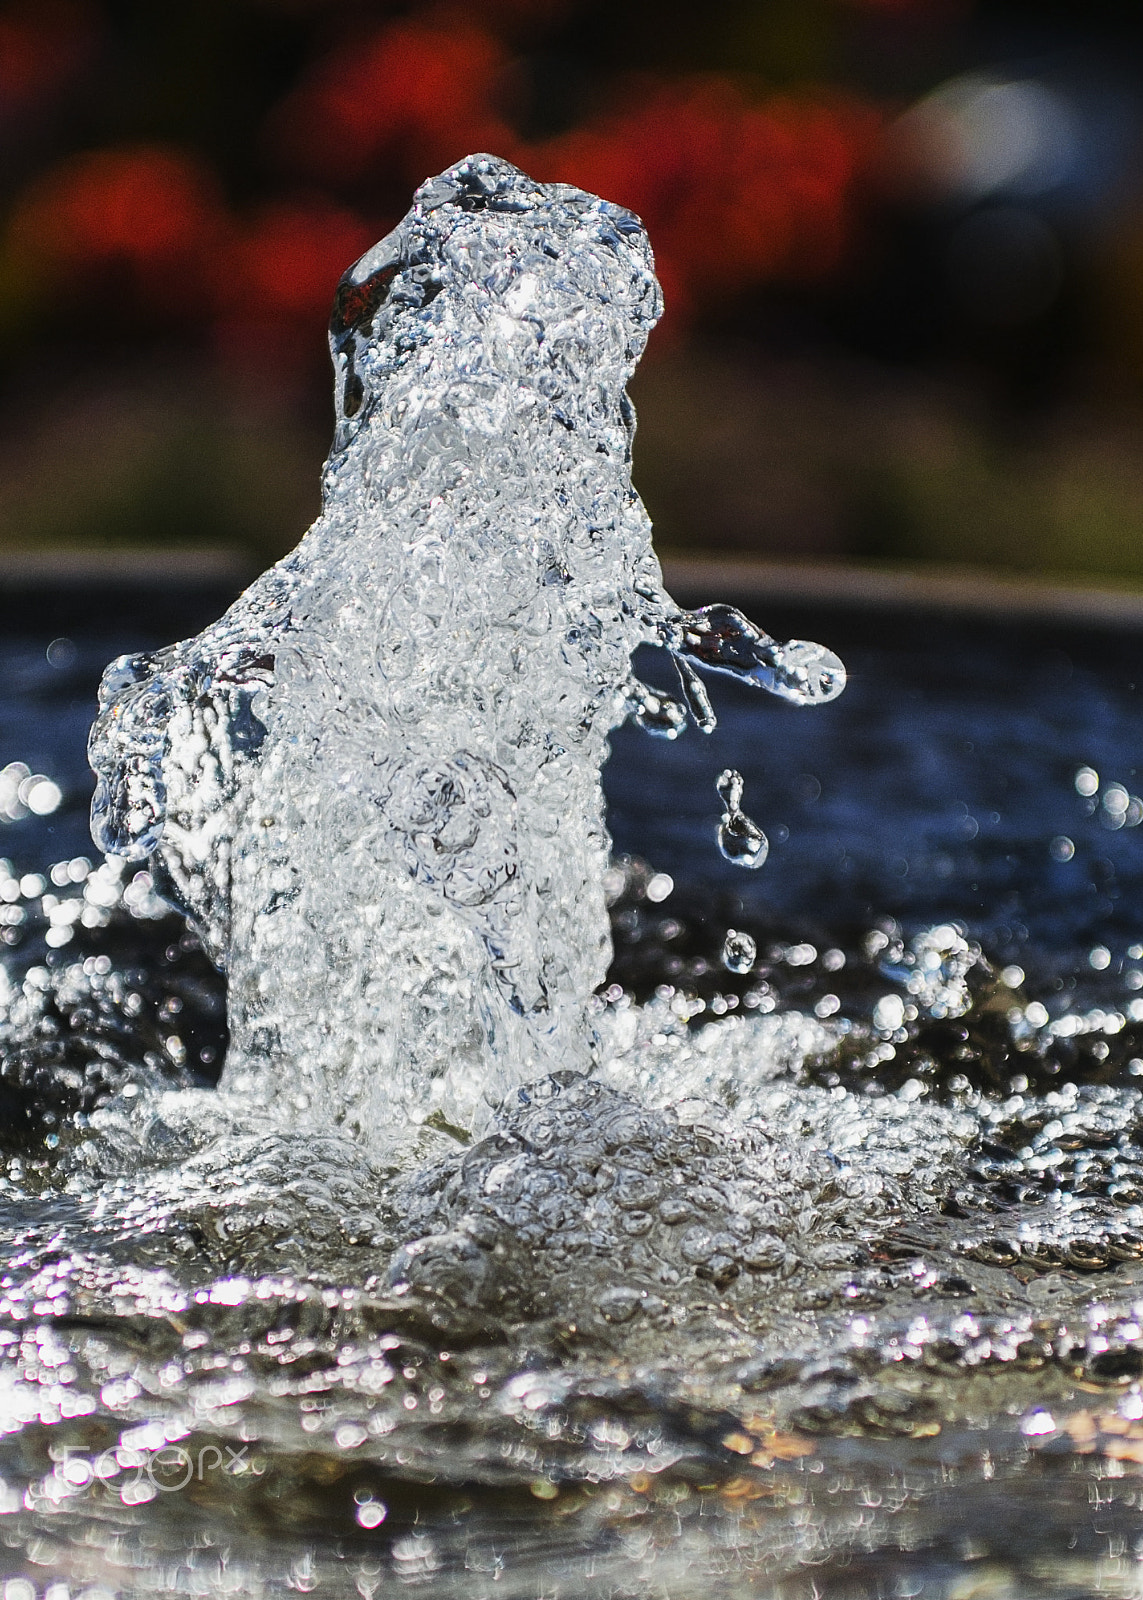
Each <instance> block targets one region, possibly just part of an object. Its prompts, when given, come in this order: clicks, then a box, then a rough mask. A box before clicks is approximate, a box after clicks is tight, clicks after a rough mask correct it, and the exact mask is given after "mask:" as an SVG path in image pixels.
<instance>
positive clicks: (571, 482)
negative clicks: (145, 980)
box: [90, 156, 844, 1141]
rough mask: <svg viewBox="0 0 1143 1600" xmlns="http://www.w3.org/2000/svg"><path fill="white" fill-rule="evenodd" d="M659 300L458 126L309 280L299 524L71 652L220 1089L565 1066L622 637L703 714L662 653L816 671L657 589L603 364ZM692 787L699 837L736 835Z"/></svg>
mask: <svg viewBox="0 0 1143 1600" xmlns="http://www.w3.org/2000/svg"><path fill="white" fill-rule="evenodd" d="M660 306H661V299H660V293H659V287H658V284H657V282H656V279H655V275H654V270H653V262H652V256H651V250H650V246H649V244H648V241H647V237H646V234H645V233H644V231H643V228H642V226H641V224H640V223H639V221H638V219H637V218H636V217H634V216H633V215H631V213H629V212H627V211H624V210H622V209H621V208H620V207H618V206H614V205H611V204H609V203H608V202H607V201H604V200H599V199H597V198H596V197H595V196H593V195H589V194H585V193H582V192H581V191H579V190H577V189H573V188H570V187H567V186H566V185H560V184H555V185H543V184H538V183H534V182H533V181H532V180H531V179H530V178H528V177H526V176H525V175H524V174H523V173H522V172H519V171H518V170H517V169H516V168H515V167H512V166H510V165H509V164H508V163H507V162H504V161H499V160H496V159H495V158H493V157H490V156H473V157H470V158H469V159H467V160H465V161H462V162H460V163H458V164H457V165H456V166H454V167H452V168H450V169H449V170H448V171H447V172H445V173H443V174H441V176H440V177H438V178H434V179H432V180H431V181H430V182H428V183H426V184H424V185H423V186H422V187H421V189H420V190H419V191H418V192H417V195H416V197H415V199H414V203H413V207H412V209H411V211H410V212H409V214H408V216H407V217H406V218H405V219H404V221H403V222H401V223H400V224H399V226H398V227H397V228H395V229H394V231H393V232H392V233H391V234H389V235H388V237H387V238H385V239H383V240H382V241H381V242H380V243H379V244H378V245H376V246H375V247H374V249H372V250H371V251H369V252H368V253H367V254H366V255H365V256H363V257H362V258H361V260H360V261H359V262H358V263H357V264H356V265H355V266H353V267H351V268H350V270H349V271H348V272H347V273H346V274H345V277H344V278H343V279H342V282H341V284H340V285H339V287H338V291H337V296H336V300H335V304H334V312H333V318H332V322H331V330H330V345H331V351H332V355H333V362H334V369H335V404H336V412H337V423H336V432H335V437H334V445H333V450H332V452H331V454H330V456H329V459H328V461H327V463H326V467H325V472H324V479H323V507H322V512H321V515H320V517H319V518H318V520H317V522H316V523H315V524H314V526H313V527H312V528H311V529H310V531H309V533H308V534H307V535H306V537H305V538H304V540H303V541H302V543H301V544H300V545H299V547H298V549H297V550H296V551H295V552H294V553H293V554H292V555H290V556H289V557H287V558H286V559H285V560H284V561H282V562H280V563H279V564H278V565H277V566H276V567H274V568H272V569H271V570H270V571H269V572H267V573H265V574H264V575H263V576H262V577H261V578H259V579H258V580H257V581H256V582H255V583H254V584H253V585H252V586H251V587H250V588H249V589H248V590H247V591H246V593H245V594H244V595H243V596H242V597H241V598H240V599H239V600H238V601H237V602H236V603H235V605H234V606H233V607H232V608H231V609H230V610H229V611H228V612H227V613H226V615H225V616H224V617H222V618H221V619H220V620H219V621H218V622H217V623H215V624H214V625H213V626H212V627H210V628H208V629H206V630H205V632H203V633H202V634H200V635H199V636H198V637H197V638H195V639H191V640H188V641H186V642H184V643H182V644H178V645H174V646H172V647H170V648H169V649H166V650H162V651H159V652H158V653H156V654H153V655H139V656H133V657H127V658H123V659H121V660H119V661H117V662H115V663H114V664H113V665H112V666H111V667H110V668H109V669H108V671H107V673H106V674H105V676H104V680H103V686H102V690H101V697H100V712H99V717H98V719H97V721H96V723H95V726H94V728H93V730H92V736H91V744H90V759H91V763H92V766H93V768H94V769H95V771H96V773H97V775H98V779H99V783H98V788H97V792H96V796H95V800H94V803H93V809H92V827H93V833H94V836H95V839H96V842H97V843H98V844H99V845H100V846H101V847H102V848H103V849H104V850H106V851H108V852H111V853H114V854H119V855H125V856H127V857H129V858H131V859H133V860H142V859H144V858H150V860H151V870H152V873H153V875H154V878H155V882H156V885H157V886H158V887H159V888H160V890H161V892H162V893H164V894H165V895H167V896H168V897H169V898H170V899H171V900H172V901H173V902H174V903H175V904H176V905H178V906H179V907H180V908H182V909H183V910H185V912H186V914H187V915H188V916H189V917H190V919H191V920H192V923H193V925H194V926H195V928H196V929H197V930H198V931H199V933H200V935H201V937H202V939H203V941H204V944H205V945H206V948H207V949H208V951H209V952H210V954H211V955H212V957H213V958H214V960H215V961H216V962H217V963H218V964H219V965H220V966H222V967H223V968H225V970H226V973H227V976H228V985H229V998H228V1007H229V1025H230V1048H229V1054H228V1057H227V1062H226V1068H225V1072H224V1075H223V1080H222V1087H223V1089H224V1090H229V1091H233V1092H234V1093H235V1094H236V1095H240V1096H242V1097H243V1098H244V1099H245V1101H246V1102H247V1103H249V1104H250V1105H254V1106H265V1107H269V1108H273V1110H274V1113H275V1115H276V1116H277V1117H278V1118H279V1119H280V1120H282V1121H284V1122H286V1123H287V1124H290V1123H292V1124H294V1125H296V1126H300V1127H309V1126H315V1127H320V1126H330V1125H333V1126H338V1127H340V1128H341V1130H342V1131H343V1132H346V1133H349V1134H351V1135H354V1136H357V1137H359V1138H362V1139H364V1140H369V1141H375V1140H377V1139H378V1138H384V1137H385V1136H386V1135H387V1134H392V1133H394V1132H396V1131H399V1130H400V1129H401V1128H404V1127H407V1126H408V1125H409V1124H410V1123H420V1122H423V1121H425V1120H426V1119H427V1118H436V1119H438V1120H439V1119H443V1120H444V1122H445V1123H446V1124H447V1125H448V1126H452V1127H458V1128H460V1129H467V1130H473V1129H479V1127H480V1125H481V1124H482V1122H483V1120H484V1119H485V1118H486V1117H487V1114H488V1112H487V1108H488V1107H489V1106H490V1105H495V1104H496V1103H498V1102H499V1101H500V1100H501V1099H502V1097H503V1095H504V1093H505V1091H506V1090H507V1089H509V1088H510V1087H511V1086H512V1085H514V1084H518V1083H521V1082H523V1081H525V1080H530V1079H535V1078H537V1077H539V1076H540V1075H541V1074H543V1073H547V1072H551V1071H553V1070H563V1071H566V1070H568V1069H570V1070H573V1071H582V1070H586V1069H588V1068H589V1067H590V1066H591V1065H592V1060H593V1034H592V1028H591V1024H590V1021H589V1015H588V1012H589V1002H590V999H591V996H592V993H593V991H594V990H595V989H596V988H597V987H598V986H599V985H600V984H601V983H602V981H603V980H604V977H605V974H606V971H607V964H608V958H609V954H610V941H609V935H608V923H607V915H606V907H605V902H604V892H603V878H604V872H605V868H606V865H607V856H608V846H609V841H608V836H607V831H606V827H605V823H604V814H603V797H602V791H601V787H600V770H601V768H602V766H603V763H604V761H605V759H606V757H607V751H608V745H607V739H608V734H609V732H610V730H611V729H612V728H614V727H615V726H616V725H617V724H618V723H620V722H621V721H622V720H624V718H626V717H628V716H634V717H635V719H636V720H637V721H638V722H640V723H641V724H642V725H643V726H644V727H646V728H647V729H648V731H650V732H654V733H659V734H661V735H665V736H667V737H669V738H673V737H675V736H676V735H677V734H678V733H679V732H680V731H681V730H682V727H683V726H684V723H685V719H686V709H684V707H683V705H682V704H680V703H678V702H675V701H674V700H672V699H671V698H670V697H668V696H665V695H663V694H661V693H660V692H659V691H657V690H652V689H649V688H648V687H647V686H646V685H643V684H640V683H639V682H638V681H637V680H635V679H634V678H633V677H632V676H631V669H630V658H631V654H632V651H633V650H634V649H635V647H636V646H637V645H639V644H641V643H651V644H657V645H661V646H664V647H665V648H666V649H667V650H668V651H669V652H670V654H671V655H672V656H673V658H674V659H675V661H676V663H677V665H678V669H679V673H680V677H681V681H682V685H683V691H684V697H685V701H686V708H687V709H689V711H690V713H691V714H692V715H693V717H694V719H695V721H696V722H697V723H698V725H699V726H700V727H702V728H704V729H707V730H709V729H710V728H711V727H713V725H714V712H713V709H712V707H711V703H710V699H709V697H708V695H707V692H706V689H705V687H704V686H703V683H702V680H701V678H700V676H699V672H698V670H696V668H701V669H703V670H712V671H715V672H722V673H731V674H733V675H734V676H736V677H737V678H739V679H740V680H742V681H745V682H747V683H749V684H751V685H754V686H757V687H761V688H765V689H767V690H769V691H770V692H771V693H775V694H778V695H781V696H783V697H785V698H786V699H789V700H793V701H795V702H796V703H799V704H812V703H817V702H821V701H823V700H828V699H830V698H832V697H833V696H834V695H835V694H837V693H838V692H839V691H840V689H841V688H842V686H843V684H844V671H843V669H842V666H841V663H840V662H839V661H838V660H837V658H836V657H835V656H833V655H831V654H830V653H829V652H828V651H825V650H823V649H822V648H821V647H820V646H817V645H809V644H805V643H802V642H794V643H791V644H789V645H780V644H778V643H777V642H775V641H774V640H772V639H770V638H768V636H767V635H765V634H764V633H762V632H761V631H760V630H759V629H757V628H755V627H754V626H753V625H752V624H751V623H749V622H748V621H747V619H746V618H745V617H743V616H742V615H741V613H740V612H737V611H735V610H733V609H732V608H731V607H729V606H710V607H707V608H706V609H705V610H702V611H698V612H693V613H692V612H685V611H682V610H680V608H679V607H678V606H676V605H675V604H674V603H673V602H672V600H671V599H670V597H669V596H668V595H667V594H666V593H665V591H664V589H663V586H662V581H661V575H660V571H659V565H658V562H657V560H656V558H655V555H654V552H653V550H652V546H651V527H650V522H649V519H648V517H647V514H646V512H645V511H644V509H643V506H642V504H641V502H640V500H639V497H638V495H637V494H636V493H635V491H634V489H633V488H632V485H631V443H632V437H633V432H634V415H633V412H632V408H631V405H630V402H629V401H628V399H627V395H626V392H625V386H626V383H627V381H628V379H629V378H630V376H631V373H632V371H633V369H634V366H635V363H636V362H637V360H638V359H639V356H640V354H641V353H642V351H643V348H644V346H645V344H646V341H647V337H648V335H649V333H650V331H651V329H652V327H653V326H654V324H655V321H656V320H657V318H658V316H659V312H660ZM740 787H741V786H740V785H739V788H740ZM725 798H726V800H727V807H728V810H727V815H726V817H725V818H724V823H723V829H722V835H723V850H724V853H728V854H731V855H734V856H736V858H737V859H739V860H743V861H745V862H746V864H748V865H757V864H760V861H761V859H762V857H763V855H764V852H765V848H766V845H765V838H764V836H763V835H762V834H761V832H760V830H758V829H757V828H756V827H755V826H754V824H753V823H750V822H749V819H747V818H745V817H743V816H742V814H741V812H740V811H739V809H738V806H737V798H732V797H730V796H729V793H728V794H727V795H726V796H725ZM727 841H730V843H729V844H728V843H727Z"/></svg>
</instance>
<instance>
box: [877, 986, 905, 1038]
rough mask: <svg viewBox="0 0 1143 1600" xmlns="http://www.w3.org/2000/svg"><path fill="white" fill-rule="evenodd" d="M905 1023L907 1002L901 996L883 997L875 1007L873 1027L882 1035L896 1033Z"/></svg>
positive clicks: (887, 995) (889, 995) (888, 995)
mask: <svg viewBox="0 0 1143 1600" xmlns="http://www.w3.org/2000/svg"><path fill="white" fill-rule="evenodd" d="M904 1021H905V1002H904V1000H902V998H901V996H900V995H899V994H886V995H882V996H881V999H880V1000H878V1002H877V1004H876V1005H875V1006H874V1007H873V1026H874V1027H875V1028H876V1029H877V1030H878V1031H879V1032H880V1033H894V1032H896V1030H897V1029H898V1028H900V1027H901V1026H902V1025H903V1024H904Z"/></svg>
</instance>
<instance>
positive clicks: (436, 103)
mask: <svg viewBox="0 0 1143 1600" xmlns="http://www.w3.org/2000/svg"><path fill="white" fill-rule="evenodd" d="M507 64H508V55H507V51H506V49H505V47H504V45H503V44H501V42H500V41H499V40H497V39H495V38H493V37H492V36H491V35H490V34H488V33H486V32H484V31H483V30H482V29H480V28H479V27H476V26H474V25H472V24H471V23H468V22H465V21H463V20H459V19H458V20H456V21H454V22H452V23H448V22H447V21H442V22H437V23H429V22H399V23H394V24H391V25H389V26H386V27H383V28H381V29H379V30H377V31H376V32H375V33H373V34H371V35H369V36H368V37H367V38H365V39H355V40H353V41H352V42H351V43H349V44H348V45H346V46H345V47H344V48H343V49H341V50H339V51H337V52H336V53H335V54H334V55H332V56H330V57H327V58H326V59H325V60H324V61H322V62H320V63H319V64H318V65H317V67H316V68H315V69H314V70H313V71H312V72H311V73H310V74H309V75H308V76H307V77H306V78H305V79H304V80H303V82H302V83H301V85H300V86H299V87H298V88H297V89H296V90H295V91H294V92H293V93H292V94H291V95H289V96H288V97H287V99H286V100H285V101H284V102H283V103H282V104H281V105H280V106H279V107H278V108H277V110H276V111H275V113H274V115H273V117H272V119H271V123H270V127H269V137H270V140H271V143H272V145H273V146H274V148H275V149H276V151H277V153H278V154H280V155H281V156H283V157H285V159H286V160H287V162H288V163H289V164H290V165H291V166H293V167H294V168H295V170H298V171H302V172H305V173H307V174H309V175H311V176H313V177H318V178H321V179H323V180H324V181H326V182H328V183H332V184H333V185H334V186H338V185H340V184H344V183H348V184H352V183H355V182H357V181H358V180H360V179H361V178H362V177H364V176H366V175H367V174H369V173H370V172H371V171H372V170H373V169H374V168H375V167H376V164H377V162H378V160H379V158H381V157H388V158H389V159H390V160H393V159H394V158H396V159H397V160H398V162H399V163H400V165H401V166H402V167H408V166H409V164H410V163H411V164H412V166H413V167H414V168H416V169H417V170H420V169H421V168H423V169H424V170H423V171H421V172H420V175H421V176H422V177H423V176H424V175H425V174H426V173H427V172H428V171H429V170H430V169H434V170H435V169H436V168H437V167H442V166H444V165H446V164H447V163H448V162H449V161H452V160H455V159H456V158H457V157H458V156H459V155H464V154H468V153H469V152H471V151H473V150H493V151H496V152H497V153H498V154H501V155H503V154H506V153H508V152H509V151H510V150H511V149H512V147H513V146H514V145H515V142H516V141H515V139H514V137H513V135H512V132H511V130H510V129H509V127H508V126H507V124H506V123H505V122H504V120H503V118H502V117H500V116H499V115H498V113H497V112H496V111H495V110H494V108H493V100H494V93H495V86H496V81H497V79H498V77H499V75H500V74H501V73H502V72H503V71H504V70H505V69H506V67H507Z"/></svg>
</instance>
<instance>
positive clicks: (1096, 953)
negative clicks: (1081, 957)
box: [1087, 944, 1111, 972]
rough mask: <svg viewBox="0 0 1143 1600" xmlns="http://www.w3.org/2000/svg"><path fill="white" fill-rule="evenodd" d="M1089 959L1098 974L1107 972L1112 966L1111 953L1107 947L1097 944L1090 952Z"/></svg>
mask: <svg viewBox="0 0 1143 1600" xmlns="http://www.w3.org/2000/svg"><path fill="white" fill-rule="evenodd" d="M1087 959H1088V962H1089V964H1090V965H1091V966H1092V967H1093V968H1094V969H1095V971H1096V972H1105V971H1106V970H1107V968H1108V967H1109V966H1110V965H1111V951H1110V950H1109V949H1108V948H1107V946H1106V945H1103V944H1097V945H1095V946H1093V948H1092V949H1091V950H1090V951H1089V953H1088V958H1087Z"/></svg>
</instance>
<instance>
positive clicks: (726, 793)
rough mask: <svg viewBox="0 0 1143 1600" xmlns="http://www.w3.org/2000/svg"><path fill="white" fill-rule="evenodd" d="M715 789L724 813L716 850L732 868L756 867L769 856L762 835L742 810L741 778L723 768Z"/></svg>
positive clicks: (719, 827) (765, 840)
mask: <svg viewBox="0 0 1143 1600" xmlns="http://www.w3.org/2000/svg"><path fill="white" fill-rule="evenodd" d="M715 787H716V788H717V790H718V792H719V795H720V796H721V798H722V802H723V804H724V805H725V807H726V810H725V811H724V812H723V814H722V821H721V822H720V823H719V825H718V848H719V849H720V850H721V852H722V854H723V855H724V856H725V858H726V860H727V861H732V862H733V863H734V865H735V866H736V867H760V866H761V865H762V863H763V862H764V861H765V859H766V857H767V856H768V855H769V853H770V844H769V841H768V840H767V838H766V835H765V834H764V833H763V832H762V829H761V828H760V827H759V826H758V824H757V823H756V822H752V821H751V819H750V818H749V817H748V816H747V815H746V813H745V811H743V810H742V807H741V800H742V788H743V784H742V774H741V773H739V772H735V771H733V770H732V769H731V768H729V767H728V768H727V769H726V771H725V772H723V773H721V774H720V776H719V777H718V779H717V780H716V783H715Z"/></svg>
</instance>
